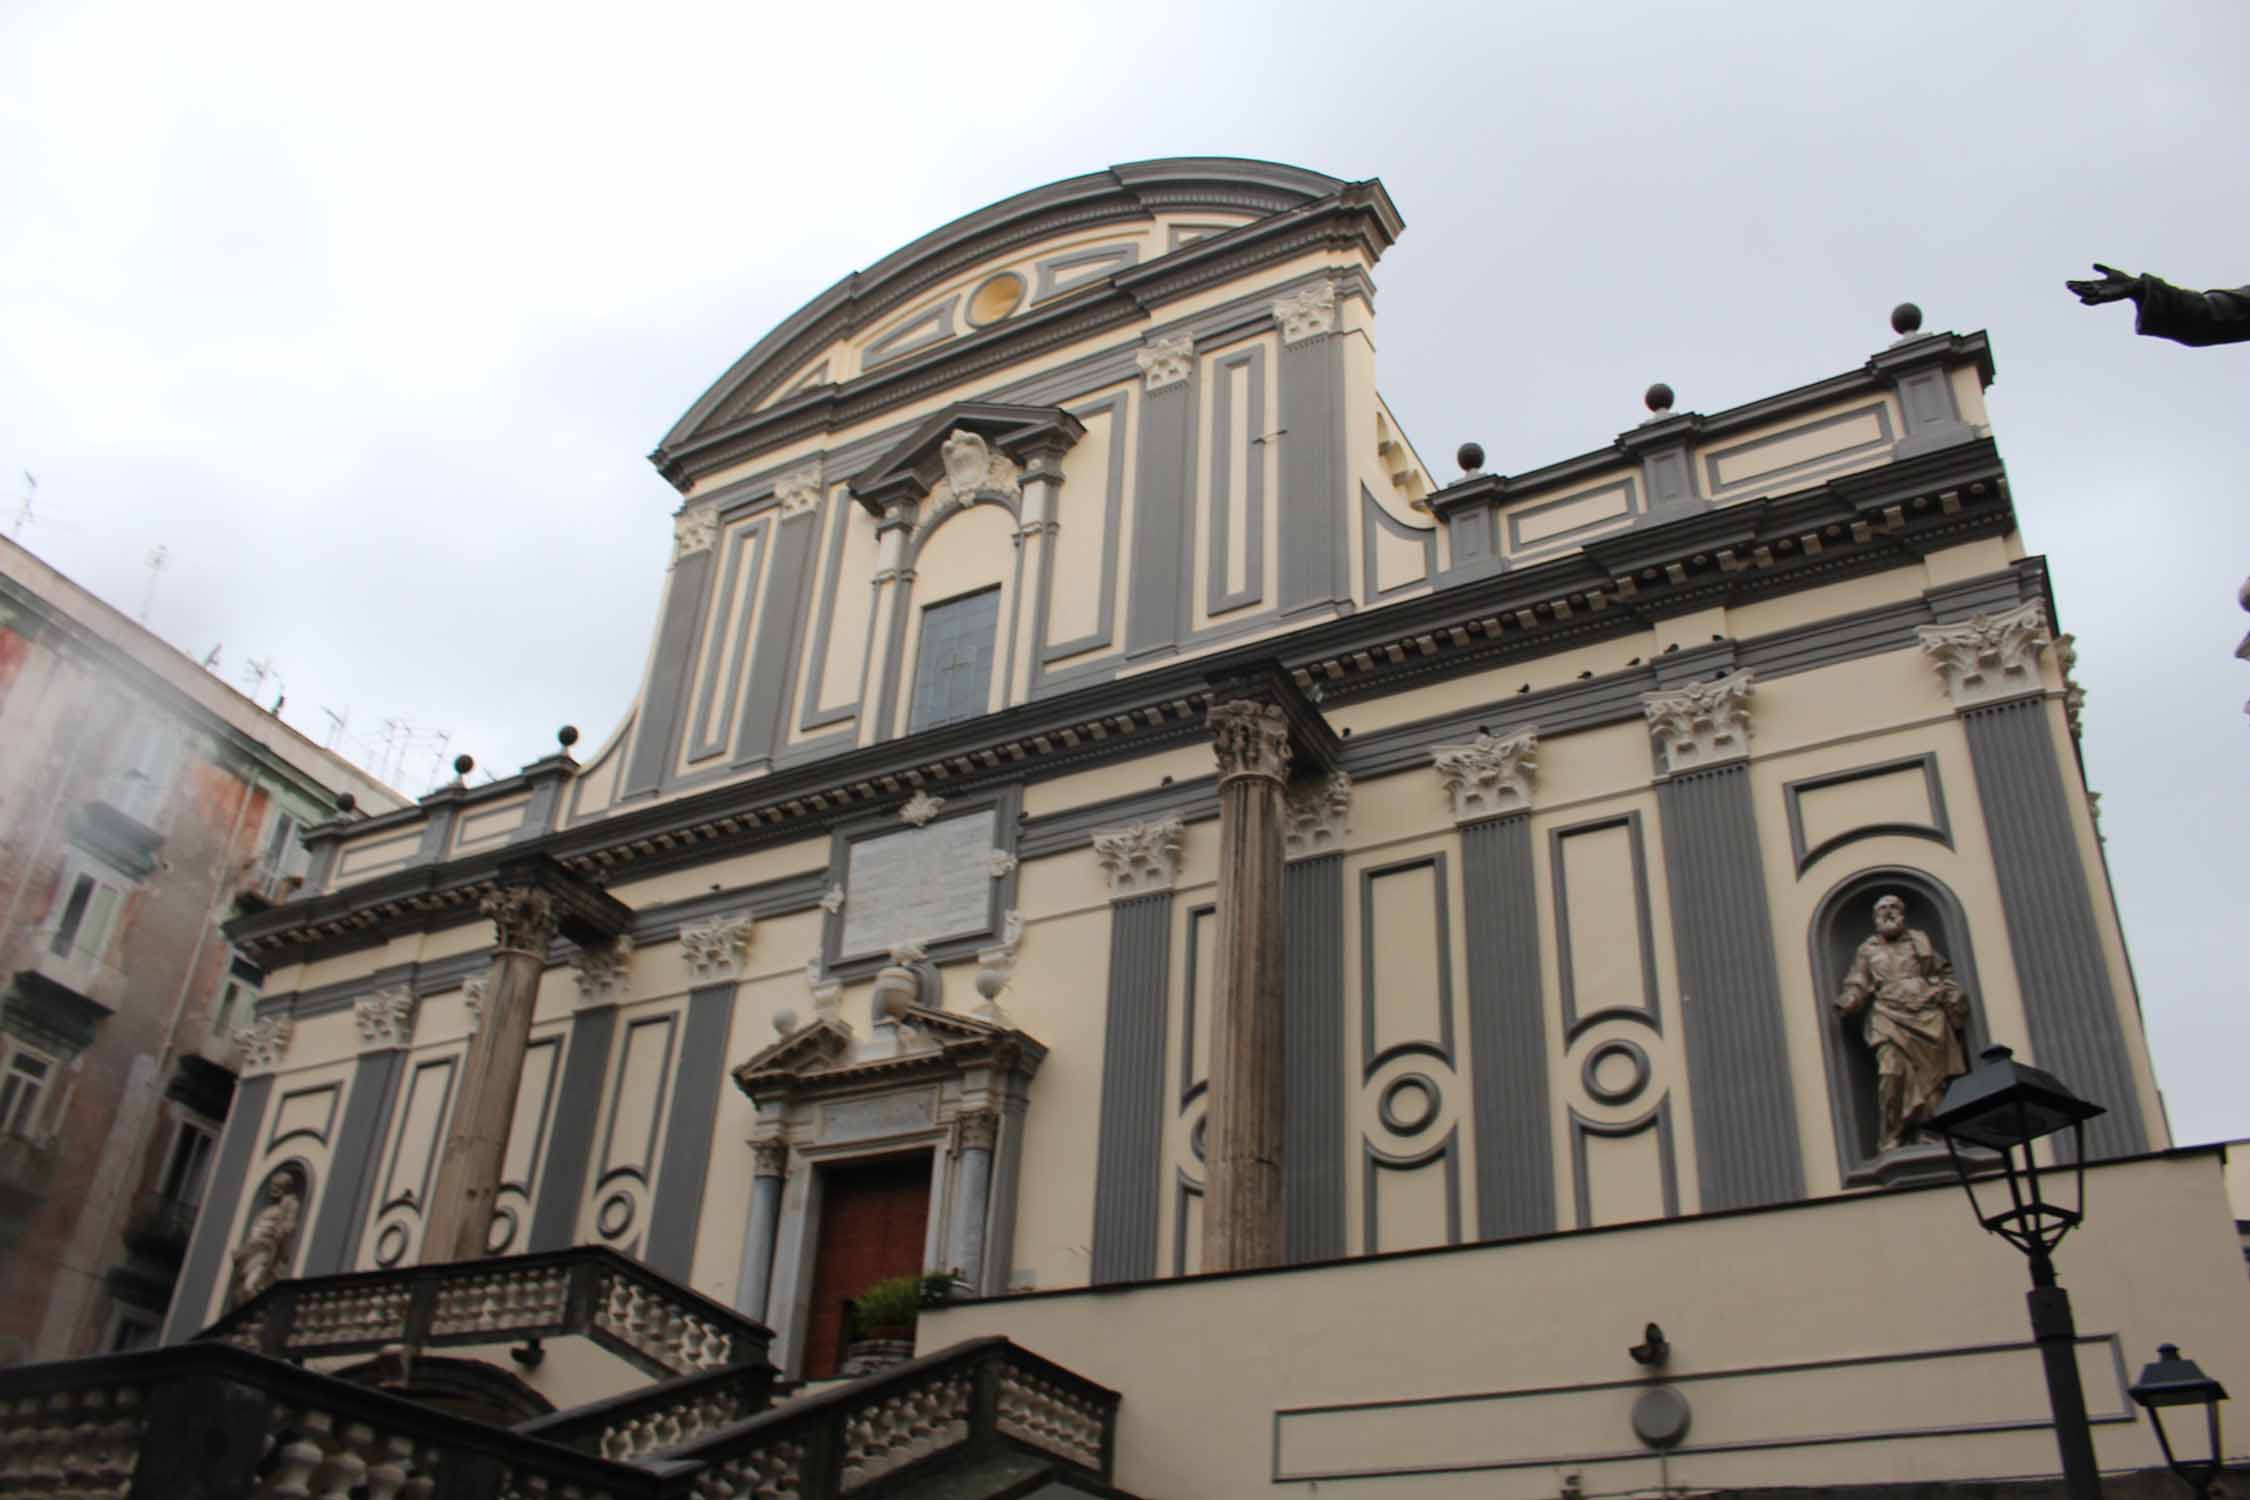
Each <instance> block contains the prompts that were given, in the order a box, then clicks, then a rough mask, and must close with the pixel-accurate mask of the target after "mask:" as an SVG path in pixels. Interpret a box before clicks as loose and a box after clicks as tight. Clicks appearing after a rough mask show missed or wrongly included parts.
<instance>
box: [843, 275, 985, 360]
mask: <svg viewBox="0 0 2250 1500" xmlns="http://www.w3.org/2000/svg"><path fill="white" fill-rule="evenodd" d="M960 301H961V298H960V295H959V294H958V293H955V294H954V295H952V296H949V297H946V298H945V299H944V300H942V301H939V302H935V303H932V304H931V305H930V306H929V307H926V308H924V309H923V310H922V311H921V312H919V313H916V314H915V315H914V316H913V317H911V318H909V319H907V320H906V321H905V322H903V323H900V324H899V325H898V326H897V327H896V328H894V329H892V330H891V331H890V332H889V333H886V334H884V335H883V336H882V337H881V338H879V339H877V340H875V341H874V342H873V343H871V344H869V345H868V346H867V348H866V350H865V351H864V352H863V353H862V354H861V355H860V357H859V367H860V369H862V370H872V369H875V368H876V367H877V366H879V365H886V364H889V363H890V362H891V361H892V360H895V359H904V358H905V357H906V356H907V355H909V354H914V353H917V352H919V351H921V350H923V349H927V348H930V347H931V346H932V345H935V344H942V343H944V342H945V341H946V340H947V339H949V338H952V337H953V333H954V328H953V312H954V309H955V307H956V306H958V305H959V303H960Z"/></svg>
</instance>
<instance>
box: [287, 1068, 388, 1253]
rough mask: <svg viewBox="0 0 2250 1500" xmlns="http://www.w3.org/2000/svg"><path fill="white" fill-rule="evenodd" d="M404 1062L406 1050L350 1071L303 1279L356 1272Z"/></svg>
mask: <svg viewBox="0 0 2250 1500" xmlns="http://www.w3.org/2000/svg"><path fill="white" fill-rule="evenodd" d="M405 1061H406V1052H405V1050H404V1049H403V1048H402V1047H386V1048H383V1049H382V1050H380V1051H373V1052H363V1053H361V1054H360V1059H359V1063H358V1065H357V1066H356V1067H354V1068H353V1069H352V1087H351V1093H350V1095H349V1096H348V1098H347V1099H346V1101H345V1103H344V1125H343V1129H342V1130H341V1131H340V1132H339V1133H338V1135H337V1137H336V1150H335V1153H334V1155H332V1156H331V1157H330V1159H329V1165H328V1186H327V1188H326V1189H325V1190H324V1191H323V1192H322V1193H321V1196H320V1215H319V1217H318V1218H316V1219H315V1220H314V1221H313V1230H312V1239H311V1241H310V1243H308V1244H307V1245H306V1247H305V1259H304V1264H303V1266H302V1267H301V1268H300V1269H299V1271H298V1274H299V1275H300V1276H332V1275H335V1274H336V1273H337V1272H340V1271H349V1270H350V1269H352V1249H353V1247H354V1246H355V1245H357V1244H358V1243H359V1231H360V1229H361V1228H362V1227H363V1226H364V1225H365V1223H366V1221H367V1199H368V1194H369V1193H370V1192H372V1191H373V1179H374V1174H375V1164H376V1161H377V1159H378V1158H379V1157H381V1155H382V1153H383V1140H384V1138H385V1137H386V1136H388V1135H389V1134H390V1130H389V1125H390V1119H391V1109H392V1106H393V1103H394V1101H395V1100H396V1098H397V1095H398V1082H399V1077H400V1075H401V1074H402V1073H403V1072H404V1071H405V1069H404V1067H403V1064H404V1063H405Z"/></svg>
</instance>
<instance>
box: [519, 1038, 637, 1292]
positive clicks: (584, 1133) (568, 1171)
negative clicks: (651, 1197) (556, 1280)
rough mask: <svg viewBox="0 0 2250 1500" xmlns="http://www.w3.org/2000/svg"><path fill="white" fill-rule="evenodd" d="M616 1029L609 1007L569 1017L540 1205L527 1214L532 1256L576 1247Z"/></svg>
mask: <svg viewBox="0 0 2250 1500" xmlns="http://www.w3.org/2000/svg"><path fill="white" fill-rule="evenodd" d="M616 1030H617V1008H616V1007H615V1006H613V1005H603V1006H596V1007H593V1008H591V1009H586V1010H581V1011H579V1012H578V1013H577V1014H576V1015H574V1016H572V1017H571V1018H570V1041H569V1043H568V1045H567V1047H566V1049H565V1051H564V1053H563V1065H562V1083H561V1086H560V1088H559V1089H558V1091H557V1093H556V1107H555V1129H554V1135H553V1137H552V1139H551V1140H550V1141H549V1142H548V1145H547V1159H546V1160H545V1161H544V1162H542V1163H541V1164H540V1167H539V1200H538V1202H537V1203H536V1204H535V1205H534V1206H533V1209H532V1215H531V1243H530V1246H529V1248H530V1249H531V1250H532V1251H534V1252H537V1251H541V1250H566V1249H568V1248H569V1247H570V1246H572V1245H574V1244H576V1243H577V1242H578V1210H579V1205H580V1202H581V1200H583V1199H584V1197H585V1196H586V1159H587V1152H588V1150H589V1149H590V1148H591V1147H592V1146H593V1143H594V1121H595V1120H596V1119H597V1118H598V1117H599V1116H600V1114H601V1107H602V1082H603V1078H604V1076H605V1075H606V1074H607V1073H608V1071H609V1053H610V1042H611V1041H612V1039H613V1038H614V1036H615V1034H616Z"/></svg>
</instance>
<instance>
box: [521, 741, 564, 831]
mask: <svg viewBox="0 0 2250 1500" xmlns="http://www.w3.org/2000/svg"><path fill="white" fill-rule="evenodd" d="M564 753H565V754H568V752H567V751H566V752H564ZM575 774H576V771H575V768H574V767H571V766H558V767H557V768H556V770H555V772H554V773H553V774H551V775H544V776H539V777H535V778H533V779H532V782H531V797H530V800H529V801H527V802H525V803H524V806H523V821H522V822H521V823H518V824H517V825H516V826H515V828H514V830H513V831H512V832H510V833H509V835H508V842H509V843H511V844H520V843H523V842H525V841H526V840H529V839H535V838H538V837H539V836H540V835H542V834H547V833H552V832H554V830H555V814H556V812H557V811H558V810H559V809H560V808H561V806H562V790H563V783H564V782H565V781H566V780H569V779H570V778H571V777H572V776H574V775H575Z"/></svg>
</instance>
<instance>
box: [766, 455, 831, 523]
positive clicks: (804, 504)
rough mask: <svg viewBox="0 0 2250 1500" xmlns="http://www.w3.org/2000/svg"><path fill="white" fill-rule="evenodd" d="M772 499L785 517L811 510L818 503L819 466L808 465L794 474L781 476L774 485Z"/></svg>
mask: <svg viewBox="0 0 2250 1500" xmlns="http://www.w3.org/2000/svg"><path fill="white" fill-rule="evenodd" d="M773 497H774V499H775V500H776V501H778V502H779V503H780V506H781V513H782V514H783V515H785V516H794V515H797V514H799V513H800V512H803V511H808V510H811V509H812V508H813V507H814V506H815V505H818V504H819V503H820V465H818V464H808V465H807V466H806V467H804V468H802V469H799V470H797V471H796V472H795V473H791V474H784V475H782V476H781V478H780V479H779V480H777V481H776V482H775V484H774V487H773Z"/></svg>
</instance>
